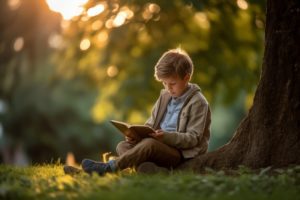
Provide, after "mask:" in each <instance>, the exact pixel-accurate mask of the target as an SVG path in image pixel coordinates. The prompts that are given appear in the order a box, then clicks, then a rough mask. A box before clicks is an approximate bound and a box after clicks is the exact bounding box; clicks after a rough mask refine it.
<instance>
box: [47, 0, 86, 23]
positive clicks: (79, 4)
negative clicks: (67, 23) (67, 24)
mask: <svg viewBox="0 0 300 200" xmlns="http://www.w3.org/2000/svg"><path fill="white" fill-rule="evenodd" d="M46 2H47V4H48V6H49V8H50V9H51V10H53V11H55V12H58V13H60V14H61V15H62V17H63V18H64V19H65V20H70V19H72V18H73V17H75V16H78V15H80V14H82V13H83V11H84V8H83V6H84V5H85V4H86V3H87V2H88V0H72V1H63V0H46Z"/></svg>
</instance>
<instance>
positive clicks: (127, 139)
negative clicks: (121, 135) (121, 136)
mask: <svg viewBox="0 0 300 200" xmlns="http://www.w3.org/2000/svg"><path fill="white" fill-rule="evenodd" d="M125 141H126V142H128V143H130V144H136V143H138V141H137V140H135V139H134V138H131V137H127V136H125Z"/></svg>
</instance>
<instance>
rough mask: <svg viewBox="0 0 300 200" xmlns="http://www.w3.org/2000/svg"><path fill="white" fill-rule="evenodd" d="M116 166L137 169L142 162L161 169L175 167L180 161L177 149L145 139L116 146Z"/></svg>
mask: <svg viewBox="0 0 300 200" xmlns="http://www.w3.org/2000/svg"><path fill="white" fill-rule="evenodd" d="M116 150H117V153H118V155H119V157H118V158H116V165H117V167H118V168H119V169H125V168H128V167H137V166H139V165H140V164H141V163H143V162H153V163H155V164H157V165H159V166H161V167H166V168H172V167H176V166H177V165H178V164H179V163H180V161H181V158H182V156H181V154H180V152H179V150H178V149H176V148H173V147H170V146H168V145H166V144H164V143H162V142H160V141H158V140H155V139H153V138H145V139H143V140H141V141H140V142H138V143H137V144H131V143H129V142H127V141H122V142H120V143H119V144H118V145H117V149H116Z"/></svg>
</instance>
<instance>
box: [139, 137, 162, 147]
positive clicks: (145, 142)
mask: <svg viewBox="0 0 300 200" xmlns="http://www.w3.org/2000/svg"><path fill="white" fill-rule="evenodd" d="M140 143H141V144H143V145H145V146H146V147H153V146H156V145H157V143H158V141H157V140H155V139H153V138H144V139H143V140H142V141H141V142H140Z"/></svg>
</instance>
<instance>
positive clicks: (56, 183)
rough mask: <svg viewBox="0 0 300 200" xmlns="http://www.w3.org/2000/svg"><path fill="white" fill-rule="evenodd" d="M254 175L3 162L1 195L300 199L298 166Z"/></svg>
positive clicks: (102, 197) (9, 197) (39, 197)
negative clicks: (69, 170) (95, 170)
mask: <svg viewBox="0 0 300 200" xmlns="http://www.w3.org/2000/svg"><path fill="white" fill-rule="evenodd" d="M269 172H270V169H269V168H266V169H262V170H261V171H260V172H258V173H252V172H251V171H249V170H247V169H246V168H243V167H241V168H240V170H238V171H236V173H235V175H234V176H228V175H225V174H224V172H223V171H218V172H215V171H213V170H207V173H206V174H205V175H203V174H202V175H201V174H195V173H192V172H176V173H173V174H171V175H163V174H157V175H151V176H150V175H139V174H136V173H135V172H122V173H119V174H107V175H106V176H104V177H100V176H98V175H96V174H93V175H92V176H90V175H87V174H84V173H83V174H79V175H76V176H73V177H72V176H69V175H65V174H64V173H63V170H62V165H61V164H51V165H41V166H30V167H26V168H20V167H12V166H5V165H0V199H93V200H94V199H105V200H110V199H130V200H134V199H138V200H141V199H143V200H144V199H145V200H147V199H149V200H154V199H172V200H175V199H176V200H177V199H203V200H204V199H205V200H210V199H212V200H217V199H224V200H227V199H228V200H235V199H243V200H248V199H255V200H259V199H272V200H273V199H274V200H276V199H278V200H282V199H285V200H289V199H291V200H297V198H298V199H300V166H296V167H293V168H289V169H285V170H276V171H273V172H272V175H270V173H269Z"/></svg>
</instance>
